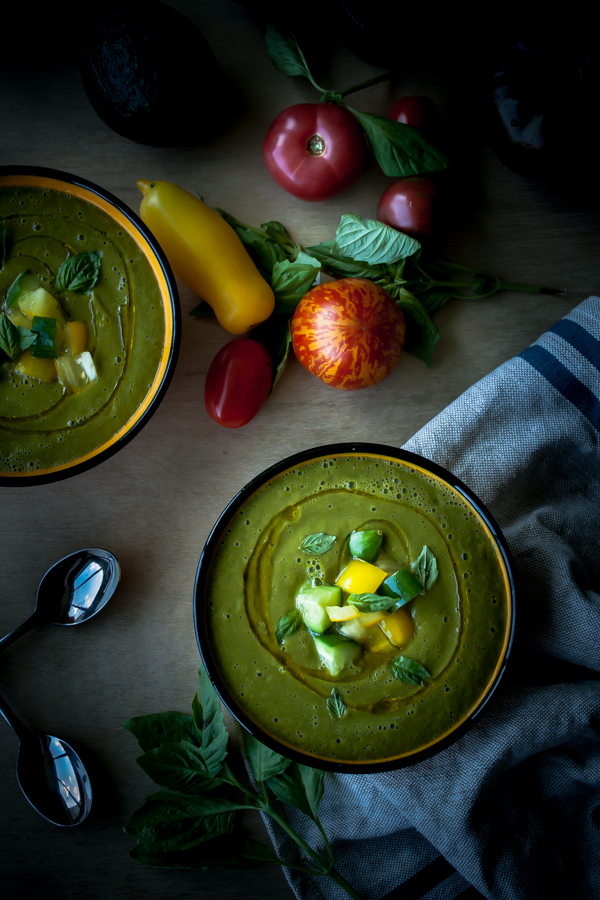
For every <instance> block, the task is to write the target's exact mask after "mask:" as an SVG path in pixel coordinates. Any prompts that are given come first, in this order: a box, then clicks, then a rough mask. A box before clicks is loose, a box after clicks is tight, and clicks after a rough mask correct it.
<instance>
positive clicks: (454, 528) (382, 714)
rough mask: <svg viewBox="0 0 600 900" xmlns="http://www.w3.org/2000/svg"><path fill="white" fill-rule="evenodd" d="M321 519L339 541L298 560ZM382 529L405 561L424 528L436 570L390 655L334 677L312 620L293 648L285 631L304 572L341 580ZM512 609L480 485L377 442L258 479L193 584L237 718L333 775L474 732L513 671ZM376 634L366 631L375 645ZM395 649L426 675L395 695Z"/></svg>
mask: <svg viewBox="0 0 600 900" xmlns="http://www.w3.org/2000/svg"><path fill="white" fill-rule="evenodd" d="M321 521H323V522H324V523H325V527H324V528H323V529H322V530H324V531H325V533H326V534H332V533H335V532H337V534H336V542H334V545H333V548H332V549H330V550H328V551H326V552H325V553H323V554H322V555H315V554H314V553H313V554H308V555H305V554H303V551H302V550H300V549H299V546H300V543H301V537H302V536H305V533H306V532H308V533H311V534H315V533H318V531H319V530H320V529H319V528H318V525H317V523H318V522H321ZM380 525H381V527H382V529H383V533H384V546H383V550H382V553H383V554H384V555H385V553H386V543H385V542H387V541H388V537H389V541H390V543H389V546H390V547H391V546H394V547H395V551H394V556H395V559H396V563H398V555H402V552H403V551H401V552H400V554H398V548H399V547H400V548H402V547H406V548H407V555H406V558H405V560H404V563H405V564H406V563H410V562H411V561H414V558H415V556H416V555H418V551H419V550H420V549H421V546H422V544H423V541H424V537H423V536H424V535H425V540H426V541H427V543H428V544H429V543H430V544H431V547H433V548H435V556H436V558H437V561H438V565H439V577H438V580H437V582H436V583H435V584H434V585H433V586H432V587H431V588H430V590H428V591H426V592H424V593H423V594H422V595H420V596H418V597H417V598H416V599H415V600H413V601H412V603H411V604H407V605H406V606H405V607H404V609H405V610H411V609H412V612H411V616H410V617H409V621H410V624H411V627H412V628H413V632H412V636H411V637H410V638H409V639H408V641H407V642H406V643H405V644H401V645H399V646H396V647H394V646H393V645H392V644H390V643H389V642H387V638H385V635H384V636H383V637H384V643H385V647H384V648H383V650H382V651H381V652H382V653H383V655H379V653H380V650H379V643H378V644H377V648H378V649H377V655H375V654H373V653H372V652H371V650H367V649H365V648H364V647H363V651H364V652H363V656H362V658H361V660H360V661H359V662H358V663H357V664H356V666H354V667H353V668H351V669H349V670H348V669H346V670H343V672H342V673H341V675H340V676H338V678H337V679H336V678H334V677H331V676H330V673H329V672H328V671H327V669H326V668H324V666H323V665H321V666H320V667H319V657H318V655H317V653H316V652H315V648H314V644H313V643H312V641H314V637H313V636H312V635H311V632H310V631H308V630H307V629H306V628H305V626H303V625H300V628H299V629H298V631H297V632H296V633H294V634H293V635H292V636H291V637H288V638H286V639H285V640H284V641H283V642H280V641H278V640H277V637H276V634H275V632H276V628H277V625H278V623H279V619H280V617H281V615H282V614H285V613H286V611H289V610H293V609H294V608H295V597H296V594H297V592H298V589H299V587H301V585H302V581H303V579H304V580H313V583H314V579H315V577H316V580H317V582H318V581H322V582H324V583H331V582H332V581H335V579H336V573H338V572H339V571H340V567H342V568H343V566H344V565H345V564H347V563H348V561H349V560H350V555H349V550H348V541H347V537H348V535H349V533H350V532H351V531H352V530H361V529H362V528H365V527H371V528H376V527H378V526H380ZM411 548H412V549H411ZM398 567H400V564H399V565H398ZM288 578H289V583H288ZM284 583H285V587H283V585H284ZM282 596H283V600H282V599H281V598H282ZM514 604H515V586H514V578H513V570H512V565H511V561H510V555H509V551H508V548H507V546H506V542H505V540H504V538H503V536H502V534H501V532H500V530H499V528H498V526H497V525H496V523H495V522H494V520H493V518H492V516H491V515H490V513H489V512H488V511H487V509H486V508H485V506H484V505H483V504H482V503H481V501H480V500H479V499H478V498H477V497H476V496H475V495H474V494H473V492H472V491H471V490H469V488H468V487H466V485H464V484H463V483H462V482H461V481H460V480H459V479H458V478H456V477H455V476H454V475H452V474H451V473H450V472H448V471H446V470H445V469H443V468H441V467H440V466H438V465H435V464H434V463H432V462H430V461H429V460H427V459H424V458H422V457H420V456H417V455H415V454H412V453H408V452H405V451H403V450H398V449H395V448H393V447H387V446H382V445H378V444H370V443H358V444H351V443H346V444H335V445H328V446H322V447H316V448H312V449H309V450H306V451H304V452H301V453H298V454H296V455H294V456H291V457H289V458H287V459H284V460H282V461H281V462H280V463H278V464H276V465H274V466H272V467H270V468H268V469H267V470H266V471H264V472H262V473H261V474H259V475H258V476H257V477H256V478H254V479H252V480H251V481H250V482H249V483H248V484H247V485H246V486H245V487H244V488H243V489H242V490H241V491H240V492H239V493H238V494H237V495H236V496H235V497H234V498H233V499H232V500H231V502H230V503H229V504H228V506H227V507H226V509H225V510H224V512H223V513H222V515H221V516H220V517H219V520H218V521H217V523H216V525H215V526H214V528H213V530H212V531H211V533H210V535H209V537H208V540H207V541H206V544H205V546H204V549H203V552H202V555H201V557H200V562H199V565H198V570H197V575H196V582H195V588H194V619H195V629H196V636H197V641H198V646H199V649H200V654H201V657H202V661H203V663H204V666H205V668H206V670H207V672H208V674H209V676H210V678H211V681H212V683H213V684H214V686H215V688H216V690H217V692H218V694H219V696H220V698H221V700H222V701H223V703H224V704H225V706H226V707H227V708H228V709H229V711H230V712H231V713H232V715H233V716H234V717H235V719H236V720H237V721H238V722H239V723H240V724H241V725H242V726H243V727H244V728H245V729H247V730H248V731H249V732H250V733H251V734H253V735H254V736H255V737H256V738H258V739H259V740H261V741H262V742H263V743H264V744H266V745H267V746H269V747H271V748H272V749H273V750H275V751H277V752H279V753H281V754H282V755H284V756H287V757H290V758H292V759H294V760H296V761H299V762H302V763H304V764H306V765H311V766H314V767H316V768H320V769H326V770H332V771H338V772H376V771H385V770H390V769H396V768H400V767H402V766H406V765H410V764H412V763H415V762H417V761H420V760H422V759H425V758H426V757H428V756H431V755H433V754H434V753H437V752H439V751H440V750H441V749H443V748H444V747H446V746H448V745H449V744H451V743H452V742H454V741H456V739H457V738H458V737H459V736H461V735H462V734H463V733H464V732H465V730H466V729H468V728H469V727H471V725H472V724H473V721H474V719H475V718H476V716H478V715H479V713H480V712H481V711H482V709H483V708H484V706H485V705H486V703H487V702H488V700H489V698H490V697H491V695H492V693H493V692H494V690H495V689H496V686H497V685H498V683H499V681H500V678H501V676H502V674H503V672H504V669H505V667H506V664H507V660H508V657H509V653H510V649H511V645H512V638H513V632H514V624H515V608H514ZM336 627H339V625H338V626H332V628H334V629H335V628H336ZM380 631H381V629H379V627H378V626H375V629H374V630H373V631H372V632H371V633H372V635H373V638H374V639H375V640H376V641H377V642H379V641H380V637H379V636H378V635H376V634H375V633H376V632H380ZM369 646H370V645H369ZM244 647H245V649H243V648H244ZM311 653H312V656H311ZM398 655H401V656H404V657H410V658H412V659H416V660H417V661H418V662H421V663H422V664H425V663H427V665H428V666H429V669H428V670H427V671H428V672H429V673H430V677H428V678H426V679H423V680H422V682H421V684H417V685H406V684H400V687H399V686H398V679H396V678H395V677H394V675H393V672H392V659H394V658H395V657H396V656H398ZM367 671H368V672H369V675H368V684H367V683H366V681H367V676H366V674H365V673H366V672H367ZM373 685H374V686H375V687H374V688H373ZM333 689H336V690H337V691H338V694H339V695H340V696H341V697H342V699H343V701H344V704H345V705H346V712H345V713H344V714H343V715H342V716H341V717H339V718H336V717H333V716H332V715H331V712H330V710H329V708H328V704H327V700H328V698H329V697H330V695H331V691H332V690H333ZM363 690H364V691H365V692H366V693H364V694H362V693H361V692H362V691H363ZM373 690H374V691H375V694H373ZM373 697H375V701H374V700H373ZM292 722H293V724H292ZM413 730H414V731H413ZM382 735H383V740H382V737H381V736H382Z"/></svg>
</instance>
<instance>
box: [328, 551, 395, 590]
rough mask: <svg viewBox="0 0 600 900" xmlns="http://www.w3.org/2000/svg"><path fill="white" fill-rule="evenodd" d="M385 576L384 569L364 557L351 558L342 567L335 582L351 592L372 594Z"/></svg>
mask: <svg viewBox="0 0 600 900" xmlns="http://www.w3.org/2000/svg"><path fill="white" fill-rule="evenodd" d="M386 577H387V575H386V573H385V571H384V570H383V569H380V568H379V567H378V566H374V565H373V564H372V563H368V562H365V560H364V559H353V560H351V562H349V563H348V565H347V566H346V567H345V568H344V569H342V571H341V572H340V574H339V575H338V577H337V580H336V584H339V586H340V587H341V588H343V590H345V591H349V592H350V593H351V594H374V593H375V591H376V590H377V588H378V587H379V585H380V584H381V582H382V581H384V579H385V578H386Z"/></svg>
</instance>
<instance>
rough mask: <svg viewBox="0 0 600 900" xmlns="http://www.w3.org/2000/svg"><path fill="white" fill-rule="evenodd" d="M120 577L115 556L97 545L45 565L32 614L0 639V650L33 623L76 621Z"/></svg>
mask: <svg viewBox="0 0 600 900" xmlns="http://www.w3.org/2000/svg"><path fill="white" fill-rule="evenodd" d="M120 577H121V569H120V566H119V563H118V561H117V558H116V557H115V556H114V555H113V554H112V553H111V552H110V551H109V550H103V549H101V548H99V547H91V548H89V549H87V550H78V551H77V552H76V553H71V554H70V555H69V556H65V557H64V559H61V560H59V561H58V562H57V563H55V564H54V565H53V566H52V568H50V569H48V571H47V572H46V574H45V575H44V577H43V578H42V580H41V581H40V584H39V587H38V591H37V601H36V607H35V610H34V612H33V613H32V615H31V616H30V617H29V618H28V619H27V620H26V621H25V622H23V623H22V624H21V625H19V626H18V627H17V628H15V629H14V631H11V632H10V633H9V634H7V635H5V637H3V638H2V639H1V640H0V650H2V649H4V648H5V647H7V646H8V645H9V644H12V643H13V642H14V641H16V640H17V638H18V637H21V635H23V634H25V633H26V632H27V631H29V630H30V629H31V628H34V627H35V626H36V625H42V624H44V623H47V622H49V623H51V624H53V625H79V624H80V623H81V622H86V621H87V620H88V619H91V618H92V616H95V615H96V613H98V612H100V610H101V609H102V608H103V607H104V606H106V604H107V603H108V601H109V600H110V598H111V597H112V596H113V594H114V592H115V590H116V589H117V586H118V584H119V580H120Z"/></svg>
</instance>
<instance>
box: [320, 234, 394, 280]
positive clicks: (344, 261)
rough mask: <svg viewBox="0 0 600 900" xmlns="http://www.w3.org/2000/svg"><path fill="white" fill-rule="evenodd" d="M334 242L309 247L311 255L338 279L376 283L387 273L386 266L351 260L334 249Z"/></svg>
mask: <svg viewBox="0 0 600 900" xmlns="http://www.w3.org/2000/svg"><path fill="white" fill-rule="evenodd" d="M333 243H334V242H333V241H324V242H323V243H322V244H315V246H314V247H309V248H308V250H309V253H311V254H312V255H313V256H314V257H316V258H317V259H318V260H319V261H320V263H321V265H322V267H323V269H325V270H326V271H327V272H329V274H330V275H335V276H336V277H337V278H370V279H371V280H372V281H376V280H377V279H378V278H381V277H383V276H384V275H385V273H386V267H385V266H374V265H369V264H368V263H365V262H362V261H359V260H355V259H351V258H350V257H348V256H344V255H343V254H341V253H338V252H337V251H334V249H333Z"/></svg>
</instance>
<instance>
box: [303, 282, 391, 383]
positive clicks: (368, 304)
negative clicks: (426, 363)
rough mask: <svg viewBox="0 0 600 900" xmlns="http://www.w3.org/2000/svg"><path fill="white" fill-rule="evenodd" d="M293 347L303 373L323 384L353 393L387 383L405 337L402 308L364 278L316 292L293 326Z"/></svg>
mask: <svg viewBox="0 0 600 900" xmlns="http://www.w3.org/2000/svg"><path fill="white" fill-rule="evenodd" d="M291 331H292V346H293V348H294V353H295V354H296V356H297V358H298V360H299V361H300V362H301V363H302V365H303V366H304V368H305V369H308V371H309V372H312V374H313V375H316V376H317V378H320V379H321V381H323V382H325V384H330V385H332V386H333V387H336V388H341V389H342V390H344V391H355V390H358V389H359V388H365V387H370V386H371V385H373V384H377V383H378V382H380V381H382V380H383V379H384V378H386V377H387V376H388V375H389V374H390V372H391V371H392V369H393V368H394V366H395V365H396V363H397V362H398V358H399V356H400V353H401V351H402V347H403V345H404V339H405V337H406V322H405V320H404V314H403V312H402V310H401V309H400V307H399V306H397V305H396V303H394V301H393V300H392V298H391V297H390V295H389V294H388V293H386V292H385V291H384V290H383V288H381V287H379V285H376V284H373V282H372V281H368V280H367V279H366V278H341V279H339V280H337V281H328V282H326V283H325V284H319V285H317V286H316V287H314V288H312V289H311V290H310V291H309V292H308V293H307V294H306V295H305V296H304V297H303V298H302V300H301V301H300V303H299V304H298V306H297V307H296V310H295V312H294V315H293V316H292V322H291Z"/></svg>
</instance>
